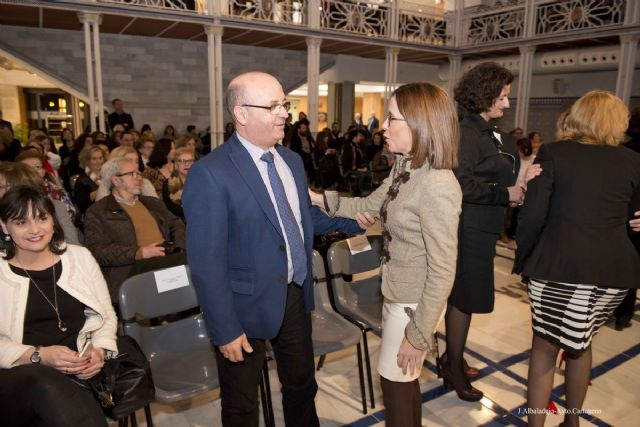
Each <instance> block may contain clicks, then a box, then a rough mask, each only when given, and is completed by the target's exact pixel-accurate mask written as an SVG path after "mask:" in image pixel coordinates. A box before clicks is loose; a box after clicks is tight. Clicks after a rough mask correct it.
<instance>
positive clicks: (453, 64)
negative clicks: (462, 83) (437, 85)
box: [447, 55, 462, 99]
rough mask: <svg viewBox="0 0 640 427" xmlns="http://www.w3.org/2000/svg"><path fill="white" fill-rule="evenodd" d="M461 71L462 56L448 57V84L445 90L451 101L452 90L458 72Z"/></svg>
mask: <svg viewBox="0 0 640 427" xmlns="http://www.w3.org/2000/svg"><path fill="white" fill-rule="evenodd" d="M461 69H462V55H449V82H448V83H449V84H448V85H447V90H448V92H449V96H450V97H451V99H453V89H454V88H455V87H456V83H458V79H459V78H460V70H461Z"/></svg>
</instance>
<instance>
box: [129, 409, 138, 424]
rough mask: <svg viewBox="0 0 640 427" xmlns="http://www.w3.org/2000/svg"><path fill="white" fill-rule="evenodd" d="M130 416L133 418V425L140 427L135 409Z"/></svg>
mask: <svg viewBox="0 0 640 427" xmlns="http://www.w3.org/2000/svg"><path fill="white" fill-rule="evenodd" d="M129 418H130V419H131V427H138V420H137V419H136V411H133V412H132V413H131V414H130V415H129Z"/></svg>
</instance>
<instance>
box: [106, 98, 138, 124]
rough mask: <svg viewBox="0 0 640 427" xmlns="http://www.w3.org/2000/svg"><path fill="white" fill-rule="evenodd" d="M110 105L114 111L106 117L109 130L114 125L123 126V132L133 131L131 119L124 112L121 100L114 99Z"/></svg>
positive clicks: (129, 115)
mask: <svg viewBox="0 0 640 427" xmlns="http://www.w3.org/2000/svg"><path fill="white" fill-rule="evenodd" d="M111 105H112V106H113V110H114V111H113V113H111V114H109V116H108V117H107V119H108V121H109V129H111V130H113V128H114V127H115V125H122V126H124V130H125V131H127V130H131V129H135V126H134V125H133V117H131V114H129V113H125V112H124V103H123V102H122V100H121V99H118V98H116V99H114V100H113V101H111Z"/></svg>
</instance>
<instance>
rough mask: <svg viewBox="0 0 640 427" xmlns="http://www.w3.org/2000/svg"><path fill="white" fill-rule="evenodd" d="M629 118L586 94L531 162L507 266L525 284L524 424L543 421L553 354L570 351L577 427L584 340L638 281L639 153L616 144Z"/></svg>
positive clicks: (613, 103) (569, 385) (586, 356)
mask: <svg viewBox="0 0 640 427" xmlns="http://www.w3.org/2000/svg"><path fill="white" fill-rule="evenodd" d="M628 117H629V112H628V109H627V107H626V106H625V105H624V103H623V102H622V101H621V100H620V99H619V98H617V97H616V96H614V95H613V94H611V93H609V92H603V91H591V92H589V93H587V94H586V95H584V96H583V97H582V98H580V99H579V100H577V101H576V102H575V104H573V106H572V107H571V109H570V110H569V111H568V112H566V113H565V114H563V116H562V117H561V118H560V120H558V134H557V136H558V139H559V141H558V142H555V143H552V144H547V145H544V146H543V147H542V148H541V149H540V152H539V153H538V156H537V158H536V163H537V164H539V165H540V167H541V169H542V172H541V174H540V176H538V177H536V178H534V179H533V180H531V181H530V182H529V184H528V189H527V195H526V199H525V204H524V207H523V208H522V210H521V212H520V216H519V218H518V229H517V231H516V240H517V243H518V249H517V251H516V261H515V264H514V272H515V273H520V272H522V273H524V275H526V276H528V277H530V278H531V283H530V285H529V299H530V301H531V317H532V321H533V332H534V337H533V348H532V351H531V360H530V362H529V380H528V390H527V405H528V407H529V408H530V409H531V410H533V411H531V412H530V413H529V425H530V426H534V427H535V426H542V425H543V424H544V419H545V416H544V409H545V408H546V407H547V404H548V402H549V398H550V395H551V389H552V387H553V374H554V366H555V361H556V358H557V355H558V351H559V349H563V350H565V351H566V352H567V354H568V357H567V367H566V371H565V378H566V384H565V389H566V399H567V409H568V411H567V413H566V415H565V419H564V422H563V424H562V425H563V426H577V425H578V422H579V412H580V411H579V410H580V409H581V408H582V404H583V402H584V398H585V395H586V392H587V384H588V382H589V376H590V373H591V342H592V339H593V337H594V335H595V334H597V333H598V330H599V328H600V327H601V326H602V325H603V324H604V323H605V322H606V320H607V319H608V318H609V316H610V315H611V313H612V312H613V310H614V309H615V307H616V306H617V305H618V304H619V303H620V301H622V299H623V298H624V295H625V294H626V291H627V290H626V288H629V287H634V286H638V285H639V284H640V255H639V254H638V252H636V250H635V248H634V246H633V244H632V243H631V239H630V238H629V234H628V232H629V229H628V226H627V225H628V221H629V219H631V217H632V215H633V212H635V211H637V210H639V209H640V155H638V154H637V153H635V152H633V151H631V150H629V149H627V148H625V147H619V146H618V145H619V143H620V142H621V140H622V138H623V136H624V131H625V129H626V128H627V121H628ZM530 175H531V174H530ZM536 409H537V410H538V411H536Z"/></svg>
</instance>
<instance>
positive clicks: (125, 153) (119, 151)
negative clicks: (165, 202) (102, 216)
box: [96, 147, 162, 201]
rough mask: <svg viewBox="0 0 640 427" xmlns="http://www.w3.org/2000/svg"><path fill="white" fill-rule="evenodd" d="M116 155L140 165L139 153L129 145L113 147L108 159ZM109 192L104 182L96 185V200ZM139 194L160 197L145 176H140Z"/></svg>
mask: <svg viewBox="0 0 640 427" xmlns="http://www.w3.org/2000/svg"><path fill="white" fill-rule="evenodd" d="M117 157H124V158H125V159H127V160H129V161H130V162H131V163H133V164H134V165H140V155H139V154H138V152H137V151H136V150H134V149H133V148H131V147H118V148H116V149H114V150H113V151H112V152H111V153H109V160H111V159H115V158H117ZM138 170H140V169H138ZM101 184H102V180H101ZM109 194H111V189H110V188H109V187H108V186H107V185H104V184H102V185H100V187H98V194H97V195H96V201H97V200H100V199H103V198H105V197H107V196H108V195H109ZM140 194H141V195H142V196H148V197H155V198H156V199H158V198H160V195H159V194H158V193H157V192H156V189H155V187H154V186H153V184H152V183H151V181H149V180H148V179H147V178H142V190H141V193H140ZM160 194H162V193H160Z"/></svg>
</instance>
